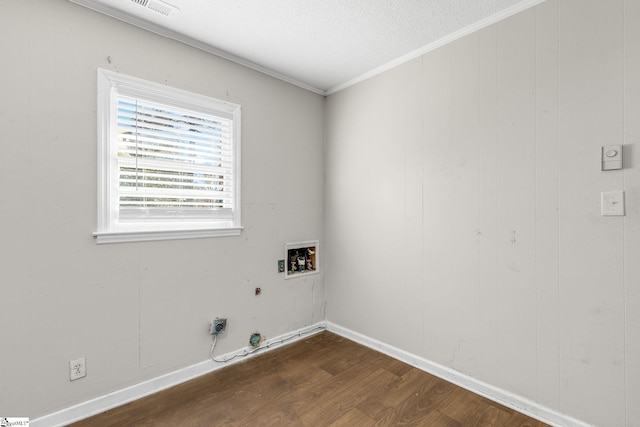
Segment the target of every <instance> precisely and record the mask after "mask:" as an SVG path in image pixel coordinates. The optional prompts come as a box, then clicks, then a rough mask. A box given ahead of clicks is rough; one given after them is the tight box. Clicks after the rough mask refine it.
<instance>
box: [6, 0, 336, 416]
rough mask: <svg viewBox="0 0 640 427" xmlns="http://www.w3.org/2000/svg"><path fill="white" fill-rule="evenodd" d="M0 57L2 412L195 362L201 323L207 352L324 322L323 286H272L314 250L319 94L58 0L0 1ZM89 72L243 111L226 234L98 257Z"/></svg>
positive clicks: (51, 404)
mask: <svg viewBox="0 0 640 427" xmlns="http://www.w3.org/2000/svg"><path fill="white" fill-rule="evenodd" d="M0 52H1V53H2V60H1V61H2V66H1V67H0V81H1V82H2V94H1V95H0V132H1V136H0V139H1V144H0V181H1V182H3V183H4V184H3V187H2V188H3V191H2V194H3V196H2V202H1V203H0V220H1V221H0V247H1V249H2V259H1V261H0V303H1V307H0V349H1V356H0V415H3V416H28V417H31V418H32V419H33V418H36V417H38V416H41V415H44V414H48V413H51V412H53V411H55V410H58V409H62V408H65V407H68V406H70V405H72V404H76V403H79V402H83V401H86V400H89V399H91V398H93V397H96V396H102V395H105V394H106V393H109V392H112V391H115V390H119V389H121V388H123V387H126V386H128V385H131V384H136V383H139V382H141V381H143V380H145V379H149V378H155V377H157V376H159V375H162V374H164V373H167V372H170V371H173V370H176V369H180V368H184V367H186V366H190V365H192V364H195V363H198V362H201V361H206V360H207V359H208V357H209V346H210V337H209V335H208V334H207V327H208V322H209V320H210V319H211V318H213V317H215V316H227V317H228V318H229V325H228V331H227V334H226V336H224V337H221V339H220V340H219V341H218V342H219V345H218V348H217V350H216V353H217V354H223V353H226V352H229V351H233V350H236V349H239V348H242V347H245V346H246V344H247V342H248V338H249V335H250V334H251V333H252V332H254V331H255V330H258V331H260V332H262V333H263V334H264V335H266V336H267V338H269V337H271V338H273V337H275V336H278V335H281V334H284V333H287V332H290V331H293V330H296V329H299V328H302V327H304V326H307V325H310V324H313V323H316V322H319V321H322V320H323V319H324V308H323V307H324V278H323V275H322V274H317V275H313V276H308V277H306V278H300V279H295V280H283V276H282V275H278V273H277V260H278V259H280V258H283V252H284V243H285V242H290V241H293V242H295V241H301V240H309V239H321V240H322V238H323V234H322V233H323V228H322V200H323V183H322V173H323V168H324V166H323V148H322V143H323V106H324V98H323V97H321V96H319V95H316V94H313V93H310V92H308V91H305V90H303V89H300V88H297V87H294V86H292V85H289V84H287V83H283V82H281V81H279V80H276V79H273V78H271V77H267V76H265V75H263V74H260V73H257V72H254V71H251V70H249V69H247V68H244V67H241V66H238V65H236V64H233V63H230V62H227V61H225V60H222V59H220V58H217V57H214V56H212V55H209V54H207V53H204V52H202V51H199V50H196V49H192V48H190V47H187V46H185V45H183V44H180V43H177V42H174V41H171V40H169V39H166V38H163V37H159V36H157V35H154V34H151V33H149V32H146V31H143V30H140V29H137V28H134V27H132V26H130V25H127V24H124V23H121V22H119V21H116V20H114V19H111V18H108V17H105V16H103V15H101V14H98V13H95V12H93V11H90V10H88V9H85V8H83V7H80V6H77V5H74V4H72V3H70V2H68V1H66V0H5V1H2V14H1V15H0ZM109 57H110V61H111V62H109V61H108V58H109ZM98 67H102V68H106V69H110V70H115V71H118V72H122V73H125V74H128V75H132V76H135V77H139V78H143V79H147V80H151V81H155V82H160V83H164V84H167V85H170V86H173V87H177V88H180V89H185V90H189V91H193V92H197V93H200V94H204V95H209V96H213V97H216V98H220V99H225V100H229V101H231V102H234V103H238V104H241V105H242V113H243V116H242V137H243V140H242V161H243V164H242V184H243V188H242V190H243V194H242V209H243V225H244V227H245V229H244V231H243V232H242V235H241V236H240V237H237V238H236V237H229V238H214V239H198V240H181V241H168V242H155V243H133V244H116V245H101V246H97V245H96V243H95V241H94V239H93V237H92V232H94V231H95V228H96V205H97V202H96V186H97V184H96V176H97V171H96V161H97V160H96V147H97V143H96V134H97V131H96V69H97V68H98ZM257 286H259V287H262V289H263V294H262V295H261V296H260V297H258V298H256V297H255V296H254V288H255V287H257ZM79 356H86V358H87V359H86V360H87V372H88V375H87V377H86V378H84V379H81V380H78V381H74V382H70V381H69V368H68V363H69V360H71V359H75V358H77V357H79Z"/></svg>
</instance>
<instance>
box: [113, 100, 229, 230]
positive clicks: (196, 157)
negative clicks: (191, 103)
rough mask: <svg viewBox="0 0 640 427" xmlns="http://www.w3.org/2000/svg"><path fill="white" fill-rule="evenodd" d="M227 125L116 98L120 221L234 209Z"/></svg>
mask: <svg viewBox="0 0 640 427" xmlns="http://www.w3.org/2000/svg"><path fill="white" fill-rule="evenodd" d="M231 141H232V139H231V128H230V120H229V119H224V118H220V117H214V116H210V115H204V114H198V113H197V112H194V111H185V110H178V109H176V108H172V107H170V106H167V105H161V104H158V103H154V102H151V101H145V100H141V99H134V98H130V97H126V96H120V97H119V98H118V199H119V205H120V218H122V219H126V218H140V217H146V216H157V217H174V216H199V217H207V216H211V215H212V213H213V211H215V210H221V209H227V210H229V209H232V208H233V147H232V142H231Z"/></svg>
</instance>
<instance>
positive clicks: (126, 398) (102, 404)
mask: <svg viewBox="0 0 640 427" xmlns="http://www.w3.org/2000/svg"><path fill="white" fill-rule="evenodd" d="M325 329H326V322H324V321H323V322H319V323H316V324H314V325H311V326H307V327H305V328H301V329H298V330H297V331H293V332H289V333H287V334H283V335H280V336H279V337H275V338H273V339H268V340H265V341H264V342H263V343H262V345H261V346H260V347H259V349H258V350H255V351H252V352H248V351H247V349H246V348H241V349H238V350H236V351H233V352H230V353H227V354H224V355H221V356H219V357H217V359H219V358H222V359H225V360H227V359H228V360H229V361H227V362H225V363H215V362H213V361H212V360H205V361H204V362H200V363H196V364H195V365H192V366H188V367H186V368H183V369H179V370H177V371H174V372H170V373H168V374H165V375H162V376H160V377H157V378H153V379H150V380H147V381H144V382H141V383H139V384H135V385H132V386H130V387H127V388H124V389H121V390H118V391H115V392H113V393H109V394H106V395H104V396H100V397H97V398H95V399H91V400H88V401H86V402H82V403H80V404H78V405H75V406H71V407H69V408H66V409H63V410H61V411H58V412H54V413H52V414H48V415H45V416H43V417H40V418H36V419H34V420H31V422H30V423H29V425H30V426H31V427H58V426H65V425H67V424H70V423H73V422H76V421H80V420H82V419H84V418H88V417H90V416H92V415H96V414H99V413H101V412H104V411H107V410H109V409H113V408H115V407H118V406H121V405H124V404H126V403H129V402H132V401H134V400H137V399H140V398H143V397H145V396H148V395H150V394H153V393H157V392H158V391H161V390H164V389H167V388H169V387H173V386H175V385H178V384H181V383H183V382H185V381H189V380H191V379H194V378H197V377H199V376H202V375H205V374H208V373H210V372H213V371H216V370H218V369H220V368H223V367H226V366H229V365H231V364H233V363H236V362H239V361H241V360H246V359H247V358H249V357H254V356H257V355H258V354H262V353H264V352H266V351H269V350H273V349H274V348H278V347H280V345H282V344H284V343H290V342H294V341H297V340H299V339H302V338H305V337H307V336H310V335H313V334H315V333H318V332H321V331H323V330H325ZM252 350H253V349H252ZM234 356H236V357H234ZM238 356H242V357H238Z"/></svg>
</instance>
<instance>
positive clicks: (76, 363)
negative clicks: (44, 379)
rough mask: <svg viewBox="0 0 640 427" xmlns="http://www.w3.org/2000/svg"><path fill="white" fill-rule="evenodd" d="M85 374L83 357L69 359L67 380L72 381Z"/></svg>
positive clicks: (85, 367) (85, 365) (85, 363)
mask: <svg viewBox="0 0 640 427" xmlns="http://www.w3.org/2000/svg"><path fill="white" fill-rule="evenodd" d="M86 376H87V362H86V359H85V358H84V357H81V358H79V359H76V360H71V361H69V380H71V381H74V380H77V379H79V378H83V377H86Z"/></svg>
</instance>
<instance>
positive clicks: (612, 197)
mask: <svg viewBox="0 0 640 427" xmlns="http://www.w3.org/2000/svg"><path fill="white" fill-rule="evenodd" d="M600 197H601V200H600V203H601V210H602V211H601V215H602V216H624V191H609V192H603V193H601V196H600Z"/></svg>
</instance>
